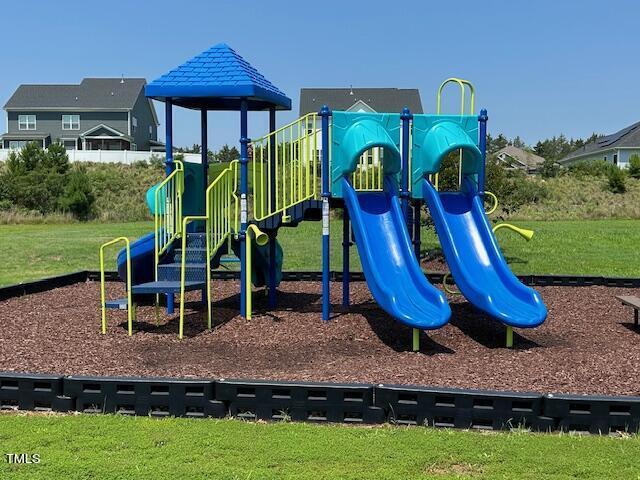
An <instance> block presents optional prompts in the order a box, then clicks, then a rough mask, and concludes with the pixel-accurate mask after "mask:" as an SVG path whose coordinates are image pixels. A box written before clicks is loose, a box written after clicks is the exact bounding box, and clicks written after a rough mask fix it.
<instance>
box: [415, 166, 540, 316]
mask: <svg viewBox="0 0 640 480" xmlns="http://www.w3.org/2000/svg"><path fill="white" fill-rule="evenodd" d="M422 189H423V195H424V199H425V200H426V202H427V205H428V206H429V211H430V212H431V216H432V217H433V221H434V223H435V227H436V232H437V234H438V237H439V239H440V244H441V245H442V250H443V252H444V255H445V258H446V259H447V263H448V264H449V269H450V270H451V274H452V275H453V278H454V279H455V282H456V285H457V286H458V288H459V289H460V291H461V292H462V294H463V295H464V296H465V297H466V298H467V300H469V302H471V303H472V304H473V305H474V306H476V307H477V308H479V309H480V310H482V311H484V312H486V313H488V314H489V315H491V316H492V317H494V318H495V319H497V320H499V321H501V322H503V323H505V324H506V325H509V326H512V327H521V328H533V327H537V326H538V325H540V324H541V323H542V322H544V320H545V318H546V317H547V309H546V307H545V305H544V303H542V298H541V297H540V294H539V293H538V292H536V291H535V290H534V289H532V288H529V287H527V286H525V285H523V284H522V283H521V282H520V280H518V278H517V277H516V276H515V275H514V274H513V273H512V272H511V270H510V269H509V267H508V266H507V262H506V261H505V259H504V257H503V256H502V253H501V251H500V247H499V246H498V243H497V241H496V238H495V236H494V234H493V231H492V229H491V225H490V224H489V220H488V219H487V216H486V214H485V212H484V205H483V202H482V200H481V198H480V196H479V195H478V194H477V190H476V188H475V186H474V185H473V183H472V182H471V181H469V179H465V183H464V188H463V191H461V192H442V193H439V192H437V191H436V189H435V188H434V187H433V186H432V185H431V183H429V182H428V181H427V180H426V179H423V187H422Z"/></svg>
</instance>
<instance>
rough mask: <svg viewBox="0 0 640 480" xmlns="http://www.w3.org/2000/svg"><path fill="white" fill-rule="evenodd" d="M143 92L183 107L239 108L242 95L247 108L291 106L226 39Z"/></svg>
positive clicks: (285, 97) (284, 107) (157, 80)
mask: <svg viewBox="0 0 640 480" xmlns="http://www.w3.org/2000/svg"><path fill="white" fill-rule="evenodd" d="M145 95H146V96H147V97H151V98H153V99H155V100H160V101H165V100H166V99H167V98H171V99H172V101H173V103H174V104H175V105H179V106H181V107H185V108H195V109H200V108H207V109H209V110H240V101H241V100H242V99H243V98H244V99H246V100H247V102H248V106H249V110H267V109H269V108H271V107H275V108H276V109H277V110H291V99H290V98H289V97H287V96H286V95H285V94H284V93H283V92H282V91H281V90H280V89H278V87H276V86H275V85H273V84H272V83H271V82H270V81H269V80H267V79H266V78H264V76H263V75H262V74H261V73H260V72H258V70H256V69H255V68H254V67H253V66H251V64H249V62H247V61H246V60H245V59H244V58H242V57H241V56H240V55H238V54H237V53H236V52H235V51H234V50H233V49H232V48H231V47H229V46H228V45H227V44H226V43H219V44H217V45H214V46H213V47H211V48H210V49H209V50H207V51H205V52H202V53H201V54H200V55H197V56H195V57H193V58H192V59H191V60H189V61H187V62H186V63H184V64H182V65H180V66H179V67H177V68H174V69H173V70H171V71H170V72H168V73H166V74H164V75H162V76H161V77H160V78H158V79H156V80H154V81H153V82H151V83H149V84H148V85H147V86H146V87H145Z"/></svg>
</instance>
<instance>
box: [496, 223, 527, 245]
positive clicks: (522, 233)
mask: <svg viewBox="0 0 640 480" xmlns="http://www.w3.org/2000/svg"><path fill="white" fill-rule="evenodd" d="M501 228H506V229H508V230H511V231H513V232H516V233H517V234H519V235H520V236H521V237H523V238H524V239H525V240H526V241H527V242H528V241H529V240H531V238H533V234H534V233H535V232H534V231H533V230H529V229H527V228H520V227H516V226H515V225H511V224H510V223H499V224H498V225H496V226H495V227H493V229H492V230H493V233H496V232H497V231H498V230H500V229H501Z"/></svg>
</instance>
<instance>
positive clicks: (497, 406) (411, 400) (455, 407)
mask: <svg viewBox="0 0 640 480" xmlns="http://www.w3.org/2000/svg"><path fill="white" fill-rule="evenodd" d="M542 400H543V397H542V395H540V394H538V393H517V392H494V391H479V390H462V389H442V388H424V387H407V386H404V385H390V386H388V385H379V386H377V387H376V405H377V406H379V407H380V408H384V409H385V410H387V411H388V412H389V421H390V422H391V423H396V424H401V425H428V426H432V427H447V428H475V429H489V430H504V429H510V428H515V427H526V428H533V429H535V430H548V429H551V428H553V422H552V421H550V420H546V419H543V418H542V416H543V409H542V404H543V401H542Z"/></svg>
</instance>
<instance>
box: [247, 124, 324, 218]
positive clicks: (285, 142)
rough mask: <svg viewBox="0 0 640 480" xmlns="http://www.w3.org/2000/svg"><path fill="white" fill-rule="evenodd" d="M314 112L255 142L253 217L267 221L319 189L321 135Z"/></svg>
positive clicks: (311, 196) (251, 165)
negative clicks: (266, 219)
mask: <svg viewBox="0 0 640 480" xmlns="http://www.w3.org/2000/svg"><path fill="white" fill-rule="evenodd" d="M317 117H318V116H317V115H316V114H315V113H310V114H308V115H305V116H304V117H301V118H299V119H298V120H295V121H294V122H292V123H290V124H288V125H285V126H284V127H281V128H279V129H277V130H275V131H274V132H272V133H270V134H268V135H265V136H264V137H261V138H259V139H257V140H253V141H252V142H251V145H250V147H251V151H252V158H251V160H250V166H249V172H250V175H251V178H250V181H249V183H250V185H249V194H250V195H252V196H253V218H254V219H255V220H264V219H265V218H268V217H270V216H272V215H275V214H278V213H282V214H283V216H285V217H286V211H287V209H289V208H291V207H293V206H294V205H297V204H298V203H301V202H303V201H305V200H308V199H311V198H314V197H316V195H317V193H318V191H319V188H318V180H319V168H318V163H319V161H320V149H321V141H320V137H321V132H320V123H319V122H318V120H317Z"/></svg>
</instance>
